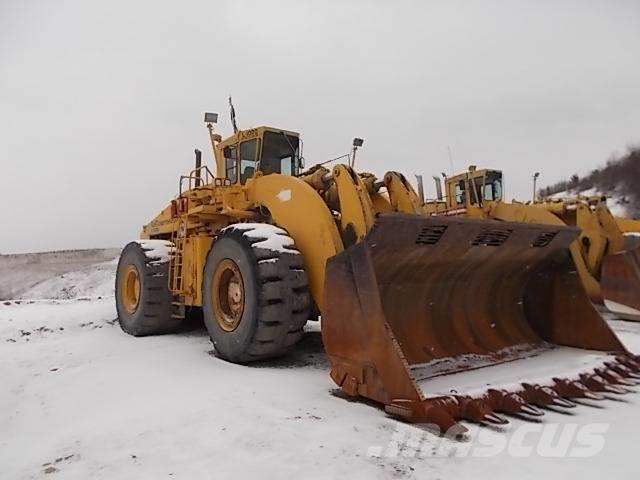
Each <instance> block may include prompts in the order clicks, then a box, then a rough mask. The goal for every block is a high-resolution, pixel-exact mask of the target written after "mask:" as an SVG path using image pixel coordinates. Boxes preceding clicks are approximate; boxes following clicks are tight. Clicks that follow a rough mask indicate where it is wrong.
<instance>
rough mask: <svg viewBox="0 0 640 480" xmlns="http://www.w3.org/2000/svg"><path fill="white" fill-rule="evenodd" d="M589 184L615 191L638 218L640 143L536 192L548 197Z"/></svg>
mask: <svg viewBox="0 0 640 480" xmlns="http://www.w3.org/2000/svg"><path fill="white" fill-rule="evenodd" d="M592 188H595V189H596V190H598V191H599V192H602V193H603V194H604V195H607V193H608V194H613V193H614V192H615V195H616V197H618V200H619V202H620V203H622V204H624V205H625V207H626V210H627V213H628V214H629V215H630V216H633V217H634V218H640V147H630V148H629V149H628V150H627V152H626V153H625V154H624V155H622V156H618V157H612V158H610V159H609V160H608V161H607V163H606V165H604V166H603V167H601V168H596V169H595V170H592V171H591V172H590V173H589V174H588V175H585V176H583V177H580V176H579V175H578V174H577V173H576V174H573V175H572V176H571V177H570V178H569V180H563V181H560V182H557V183H554V184H553V185H549V186H548V187H545V188H542V189H541V190H540V191H539V192H538V193H539V195H540V196H541V197H548V196H550V195H553V194H555V193H560V192H573V193H576V192H582V191H584V190H589V189H592Z"/></svg>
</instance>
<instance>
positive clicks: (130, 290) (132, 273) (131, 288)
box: [122, 265, 140, 314]
mask: <svg viewBox="0 0 640 480" xmlns="http://www.w3.org/2000/svg"><path fill="white" fill-rule="evenodd" d="M123 277H124V280H123V283H122V304H123V306H124V308H125V310H126V311H127V313H130V314H132V313H135V311H136V310H137V309H138V304H139V303H140V274H139V273H138V269H137V268H136V266H135V265H127V267H126V268H125V270H124V274H123Z"/></svg>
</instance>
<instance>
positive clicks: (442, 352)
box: [322, 214, 640, 432]
mask: <svg viewBox="0 0 640 480" xmlns="http://www.w3.org/2000/svg"><path fill="white" fill-rule="evenodd" d="M577 236H578V230H577V229H575V228H571V227H564V226H555V225H554V226H551V225H533V224H522V223H510V222H496V221H478V220H467V219H463V218H443V217H425V216H421V215H410V214H386V215H381V216H379V217H378V219H377V220H376V223H375V226H374V227H373V229H372V230H371V231H370V232H369V234H368V235H367V236H366V237H365V239H364V240H363V241H362V242H360V243H358V244H356V245H354V246H352V247H350V248H348V249H347V250H345V251H344V252H342V253H340V254H339V255H336V256H335V257H333V258H331V259H329V261H328V263H327V275H326V283H325V297H324V304H323V310H322V337H323V341H324V345H325V350H326V351H327V354H328V356H329V359H330V362H331V377H332V378H333V380H334V381H335V382H336V384H338V385H339V386H340V387H341V388H342V390H343V391H344V392H345V393H346V394H348V395H350V396H362V397H366V398H369V399H372V400H375V401H377V402H380V403H381V404H383V405H384V406H385V408H386V410H387V412H389V413H390V414H393V415H397V416H399V417H402V418H404V419H406V420H408V421H413V422H426V423H431V424H434V425H437V426H438V427H439V428H440V429H441V431H450V432H461V431H463V430H465V429H464V427H463V426H461V425H460V424H459V423H458V421H459V420H470V421H477V422H490V423H504V422H506V421H507V420H506V419H505V418H504V417H503V416H501V415H500V414H501V413H505V414H518V415H541V414H542V413H543V412H542V410H540V408H538V407H544V406H549V405H552V404H553V405H556V406H561V407H562V406H564V407H571V406H574V404H573V403H572V402H571V401H570V400H569V399H571V398H577V397H580V398H582V397H592V398H598V397H599V396H600V394H599V393H598V392H603V391H607V392H608V391H616V392H621V391H622V387H621V385H624V384H628V383H632V382H633V380H630V379H631V378H633V377H637V376H638V375H637V372H638V371H639V370H640V363H638V359H637V358H636V357H634V356H631V355H630V354H628V353H626V351H625V348H624V347H623V345H622V344H621V343H620V341H619V340H618V338H617V337H616V335H615V334H614V333H613V332H612V330H611V329H610V328H609V326H608V325H607V323H606V322H605V321H604V320H603V319H602V317H600V315H599V314H598V313H597V311H596V310H595V309H594V307H593V305H592V304H591V302H590V301H589V299H588V297H587V295H586V293H585V291H584V289H583V287H582V285H581V282H580V279H579V277H578V275H577V273H576V269H575V266H574V264H573V261H572V260H571V256H570V253H569V245H570V244H571V242H573V241H574V240H575V238H576V237H577Z"/></svg>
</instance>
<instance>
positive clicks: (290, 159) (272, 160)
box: [260, 131, 300, 175]
mask: <svg viewBox="0 0 640 480" xmlns="http://www.w3.org/2000/svg"><path fill="white" fill-rule="evenodd" d="M299 142H300V140H299V138H298V137H296V136H294V135H287V134H286V133H284V132H268V131H267V132H265V134H264V143H263V146H262V158H261V160H260V171H261V172H262V173H264V174H265V175H266V174H269V173H280V174H282V175H295V174H296V173H297V162H298V156H299V153H298V146H299Z"/></svg>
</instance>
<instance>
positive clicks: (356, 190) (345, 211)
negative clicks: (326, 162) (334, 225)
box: [333, 165, 375, 241]
mask: <svg viewBox="0 0 640 480" xmlns="http://www.w3.org/2000/svg"><path fill="white" fill-rule="evenodd" d="M333 179H334V181H335V182H336V186H337V187H338V197H339V198H340V214H341V216H340V224H341V228H342V232H347V231H348V230H349V228H351V229H353V233H354V234H355V238H354V239H353V240H354V241H355V240H362V239H363V238H364V236H365V235H366V234H367V232H368V231H369V229H370V228H371V227H373V222H374V221H375V218H374V216H373V204H372V203H371V198H370V197H369V193H368V192H367V188H366V187H365V186H364V184H363V183H362V180H361V179H360V177H359V176H358V175H356V173H355V172H354V171H353V169H352V168H351V167H348V166H346V165H336V166H335V167H334V169H333ZM349 226H351V227H349Z"/></svg>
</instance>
